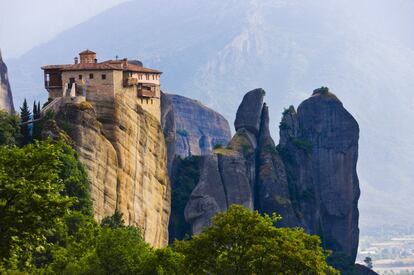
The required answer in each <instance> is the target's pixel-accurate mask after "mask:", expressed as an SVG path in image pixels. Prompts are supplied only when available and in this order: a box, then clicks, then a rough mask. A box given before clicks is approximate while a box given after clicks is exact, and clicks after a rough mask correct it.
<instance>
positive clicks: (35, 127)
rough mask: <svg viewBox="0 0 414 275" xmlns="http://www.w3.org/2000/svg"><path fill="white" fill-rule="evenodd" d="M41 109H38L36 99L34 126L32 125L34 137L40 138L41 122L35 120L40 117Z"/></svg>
mask: <svg viewBox="0 0 414 275" xmlns="http://www.w3.org/2000/svg"><path fill="white" fill-rule="evenodd" d="M39 116H40V115H39V110H38V109H37V104H36V101H34V102H33V120H34V121H33V126H32V139H39V129H38V128H39V123H38V122H37V121H35V120H37V119H38V118H39Z"/></svg>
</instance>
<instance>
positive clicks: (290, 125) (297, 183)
mask: <svg viewBox="0 0 414 275" xmlns="http://www.w3.org/2000/svg"><path fill="white" fill-rule="evenodd" d="M295 128H297V129H295ZM280 132H281V137H282V136H284V138H283V139H282V138H281V141H282V143H281V144H280V150H281V152H282V156H283V160H284V163H285V166H286V171H287V174H288V175H289V184H290V187H291V190H292V191H293V192H291V197H292V201H293V202H294V205H295V210H296V212H297V216H298V218H299V219H300V221H301V224H302V225H303V226H304V227H305V228H306V230H307V231H308V232H310V233H312V234H318V235H319V236H321V239H322V242H323V244H324V245H325V246H326V247H328V248H329V249H332V250H333V251H335V252H336V251H340V252H344V253H345V254H346V255H348V256H349V257H350V258H351V259H353V260H355V257H356V253H357V248H358V237H359V229H358V216H359V212H358V199H359V195H360V190H359V182H358V176H357V172H356V165H357V159H358V139H359V126H358V123H357V122H356V120H355V119H354V118H353V117H352V115H351V114H350V113H349V112H348V111H347V110H346V109H345V108H344V107H343V105H342V103H341V102H340V101H339V100H338V99H337V98H336V96H335V95H333V94H332V93H330V92H329V90H328V89H327V88H321V89H318V90H315V91H314V93H313V95H312V97H311V98H309V99H307V100H305V101H304V102H303V103H302V104H300V105H299V107H298V112H297V113H295V112H294V110H292V109H290V110H288V111H287V112H285V115H284V118H283V119H282V123H281V131H280Z"/></svg>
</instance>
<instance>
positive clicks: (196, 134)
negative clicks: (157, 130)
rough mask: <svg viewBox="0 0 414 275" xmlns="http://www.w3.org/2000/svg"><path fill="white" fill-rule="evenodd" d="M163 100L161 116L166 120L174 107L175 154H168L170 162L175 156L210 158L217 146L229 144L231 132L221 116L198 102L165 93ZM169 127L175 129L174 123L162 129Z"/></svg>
mask: <svg viewBox="0 0 414 275" xmlns="http://www.w3.org/2000/svg"><path fill="white" fill-rule="evenodd" d="M162 97H164V100H163V101H162V102H164V104H162V106H161V112H162V114H161V116H162V117H166V118H167V113H169V112H170V110H171V106H172V109H173V113H174V124H175V132H176V135H175V152H174V155H172V154H171V153H170V151H169V155H171V156H170V157H169V159H170V160H172V158H173V156H181V157H183V158H185V157H188V156H192V155H196V156H201V155H208V154H211V152H212V151H213V149H214V147H215V146H217V145H223V146H225V145H227V143H228V142H229V140H230V138H231V132H230V127H229V124H228V122H227V120H226V119H225V118H224V117H223V116H222V115H220V114H219V113H217V112H216V111H214V110H212V109H210V108H208V107H206V106H204V105H203V104H201V103H200V102H199V101H197V100H193V99H190V98H186V97H183V96H179V95H173V94H165V93H164V94H163V95H162ZM168 102H170V103H168ZM166 128H169V129H172V128H173V126H172V125H171V121H166V123H163V129H164V130H165V129H166Z"/></svg>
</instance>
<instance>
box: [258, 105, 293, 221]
mask: <svg viewBox="0 0 414 275" xmlns="http://www.w3.org/2000/svg"><path fill="white" fill-rule="evenodd" d="M259 148H260V149H259V151H258V168H257V169H258V175H257V182H256V186H257V187H256V188H257V191H258V193H257V198H256V208H257V209H259V210H260V211H261V212H262V213H267V214H269V215H271V214H272V213H278V214H279V215H281V216H282V220H281V221H280V222H279V226H282V227H295V226H300V223H299V221H298V219H297V217H296V215H295V212H294V209H293V204H292V202H291V199H290V193H289V182H288V178H287V174H286V170H285V164H284V163H283V161H282V159H281V157H280V155H279V152H278V151H277V149H276V146H275V142H274V141H273V139H272V137H271V136H270V131H269V110H268V107H267V106H266V104H265V105H264V106H263V111H262V118H261V126H260V134H259Z"/></svg>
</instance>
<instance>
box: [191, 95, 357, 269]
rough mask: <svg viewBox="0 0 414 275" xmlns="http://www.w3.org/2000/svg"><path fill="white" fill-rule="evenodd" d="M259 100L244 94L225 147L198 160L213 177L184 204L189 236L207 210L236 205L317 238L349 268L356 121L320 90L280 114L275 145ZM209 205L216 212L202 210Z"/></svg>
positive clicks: (204, 221) (206, 218) (206, 219)
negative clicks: (346, 261) (276, 216)
mask: <svg viewBox="0 0 414 275" xmlns="http://www.w3.org/2000/svg"><path fill="white" fill-rule="evenodd" d="M263 96H264V91H263V90H261V89H257V90H253V91H251V92H249V93H247V94H246V96H245V97H244V98H243V101H242V103H241V105H240V107H239V109H238V112H237V117H236V121H235V127H236V130H237V132H236V134H235V135H234V136H233V138H232V140H231V141H230V143H229V145H228V147H227V148H219V149H216V150H215V151H214V152H215V154H216V155H217V156H211V157H209V158H205V159H204V162H203V165H202V171H208V169H210V168H211V167H214V171H215V173H204V174H203V176H202V177H201V178H200V181H199V184H198V185H197V187H196V188H195V189H194V191H193V193H192V194H191V197H190V199H189V201H188V203H187V207H186V209H185V212H186V218H187V221H188V222H189V223H191V224H192V225H193V233H194V234H197V233H199V232H201V231H202V228H203V227H204V226H208V225H209V224H210V219H211V217H212V216H214V213H213V212H219V211H224V210H226V209H227V208H228V207H229V206H230V205H231V204H232V203H235V204H242V205H245V206H246V207H248V208H250V209H256V210H259V211H260V212H262V213H268V214H272V213H274V212H276V213H278V214H281V215H282V217H283V219H282V221H281V222H280V223H279V226H288V227H293V226H301V227H303V228H304V229H305V230H306V231H307V232H308V233H311V234H317V235H319V236H320V237H321V240H322V243H323V246H324V248H327V249H330V250H332V251H334V254H335V253H338V254H337V255H345V256H346V257H347V258H349V260H350V262H351V263H354V261H355V257H356V251H357V248H358V236H359V229H358V199H359V194H360V191H359V183H358V176H357V173H356V165H357V159H358V139H359V126H358V123H357V122H356V121H355V119H354V118H353V117H352V115H351V114H350V113H349V112H348V111H347V110H346V109H345V108H344V107H343V105H342V103H341V102H340V101H339V99H338V98H337V97H336V96H335V95H334V94H332V93H330V92H329V90H328V89H327V88H321V89H318V90H315V91H314V93H313V95H312V96H311V97H310V98H309V99H307V100H305V101H304V102H303V103H302V104H300V106H299V108H298V111H297V112H296V111H295V109H294V108H293V107H290V108H288V109H287V110H285V112H284V114H283V118H282V122H281V123H280V144H279V145H278V146H277V147H276V146H275V143H274V141H273V139H272V138H271V136H270V131H269V115H268V107H267V106H266V104H263ZM217 165H218V169H217V168H216V166H217ZM217 185H219V186H220V188H217ZM201 188H202V189H201ZM213 188H216V189H215V191H214V192H212V191H211V189H213ZM221 192H224V195H223V194H221ZM223 197H224V198H223ZM213 201H214V202H216V203H217V204H218V202H220V203H221V207H207V206H204V207H200V205H210V203H211V202H213ZM199 202H208V203H204V204H200V203H199ZM224 202H225V203H226V205H225V207H224V208H223V206H222V205H223V204H224ZM190 213H197V215H190ZM195 216H196V217H197V219H196V220H197V222H196V223H194V220H195V219H194V217H195Z"/></svg>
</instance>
